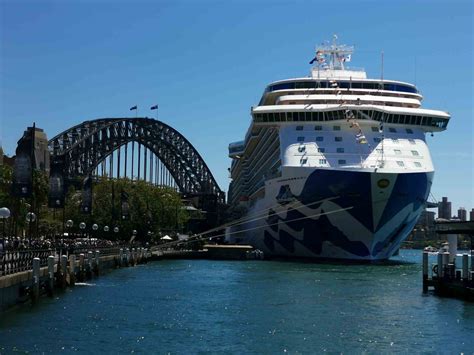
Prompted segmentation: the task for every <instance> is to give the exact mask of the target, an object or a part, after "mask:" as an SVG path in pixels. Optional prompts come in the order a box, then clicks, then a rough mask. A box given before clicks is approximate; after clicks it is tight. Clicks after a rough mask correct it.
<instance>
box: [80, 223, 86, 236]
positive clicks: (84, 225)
mask: <svg viewBox="0 0 474 355" xmlns="http://www.w3.org/2000/svg"><path fill="white" fill-rule="evenodd" d="M79 228H80V229H81V231H82V232H81V234H82V238H84V229H86V224H85V223H84V222H81V223H79Z"/></svg>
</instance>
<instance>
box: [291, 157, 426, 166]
mask: <svg viewBox="0 0 474 355" xmlns="http://www.w3.org/2000/svg"><path fill="white" fill-rule="evenodd" d="M307 162H308V157H303V158H301V160H300V163H301V164H306V163H307ZM337 163H338V164H339V165H345V164H347V161H346V160H345V159H338V161H337ZM319 164H321V165H326V164H327V159H319ZM397 165H398V166H399V167H401V168H403V167H404V166H405V163H404V162H403V161H401V160H397ZM413 165H414V166H416V167H417V168H421V163H420V162H419V161H415V162H413Z"/></svg>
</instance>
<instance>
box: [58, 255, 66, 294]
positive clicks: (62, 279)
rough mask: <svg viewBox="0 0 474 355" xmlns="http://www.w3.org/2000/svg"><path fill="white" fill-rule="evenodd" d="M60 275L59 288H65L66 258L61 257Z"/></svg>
mask: <svg viewBox="0 0 474 355" xmlns="http://www.w3.org/2000/svg"><path fill="white" fill-rule="evenodd" d="M60 265H61V273H60V274H59V277H60V282H59V286H60V287H61V288H66V278H67V256H66V255H61V264H60Z"/></svg>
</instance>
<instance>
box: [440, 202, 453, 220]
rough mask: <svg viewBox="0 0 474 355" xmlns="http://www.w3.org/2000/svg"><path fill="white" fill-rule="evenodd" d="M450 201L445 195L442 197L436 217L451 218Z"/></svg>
mask: <svg viewBox="0 0 474 355" xmlns="http://www.w3.org/2000/svg"><path fill="white" fill-rule="evenodd" d="M451 217H452V215H451V202H449V201H448V198H447V197H443V199H442V201H441V202H440V203H439V205H438V218H444V219H448V220H449V219H451Z"/></svg>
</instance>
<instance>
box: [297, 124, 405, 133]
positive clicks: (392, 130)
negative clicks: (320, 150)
mask: <svg viewBox="0 0 474 355" xmlns="http://www.w3.org/2000/svg"><path fill="white" fill-rule="evenodd" d="M303 128H304V127H303V126H296V130H297V131H302V130H303ZM332 129H333V131H340V130H341V126H332ZM371 129H372V132H379V130H380V128H379V127H375V126H372V127H371ZM314 130H315V131H322V130H323V126H314ZM388 130H389V132H390V133H397V130H396V128H393V127H390V128H389V129H388ZM405 132H406V133H408V134H413V130H412V129H411V128H405Z"/></svg>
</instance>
